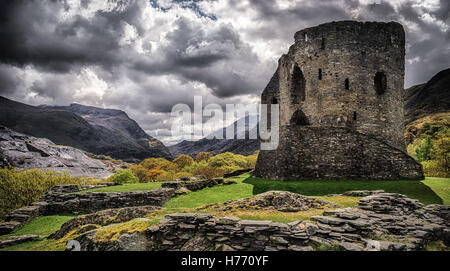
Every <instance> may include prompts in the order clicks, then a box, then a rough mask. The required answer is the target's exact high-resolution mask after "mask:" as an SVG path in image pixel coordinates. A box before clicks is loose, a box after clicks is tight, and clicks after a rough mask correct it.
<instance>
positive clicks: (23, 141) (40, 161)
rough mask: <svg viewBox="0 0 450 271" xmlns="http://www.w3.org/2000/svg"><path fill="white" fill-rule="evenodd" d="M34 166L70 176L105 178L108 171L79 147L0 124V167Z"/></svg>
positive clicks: (108, 174)
mask: <svg viewBox="0 0 450 271" xmlns="http://www.w3.org/2000/svg"><path fill="white" fill-rule="evenodd" d="M4 166H14V167H17V168H38V169H42V170H53V171H58V172H64V171H65V172H67V173H69V174H70V175H72V176H80V177H93V178H106V177H108V176H110V175H111V174H112V173H111V172H110V171H108V170H107V166H106V165H105V164H104V163H102V162H101V161H99V160H96V159H92V158H89V157H88V156H87V155H86V154H85V153H83V152H82V151H80V150H78V149H76V148H73V147H68V146H61V145H56V144H55V143H53V142H52V141H50V140H48V139H46V138H36V137H32V136H28V135H24V134H22V133H18V132H16V131H13V130H11V129H9V128H6V127H4V126H1V125H0V167H4Z"/></svg>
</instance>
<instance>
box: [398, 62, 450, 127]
mask: <svg viewBox="0 0 450 271" xmlns="http://www.w3.org/2000/svg"><path fill="white" fill-rule="evenodd" d="M448 111H450V69H446V70H443V71H440V72H438V73H437V74H436V75H435V76H433V77H432V78H431V79H430V80H429V81H428V82H427V83H425V84H421V85H416V86H413V87H410V88H408V89H406V95H405V123H410V122H412V121H414V120H416V119H419V118H421V117H424V116H427V115H431V114H435V113H442V112H448Z"/></svg>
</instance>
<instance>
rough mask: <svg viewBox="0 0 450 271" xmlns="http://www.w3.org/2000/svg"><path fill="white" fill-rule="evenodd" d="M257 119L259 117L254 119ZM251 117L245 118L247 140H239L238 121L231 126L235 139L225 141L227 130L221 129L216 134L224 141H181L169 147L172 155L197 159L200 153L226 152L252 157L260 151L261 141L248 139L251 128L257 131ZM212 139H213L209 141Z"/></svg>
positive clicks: (206, 138) (213, 138) (206, 139)
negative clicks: (185, 155) (250, 119)
mask: <svg viewBox="0 0 450 271" xmlns="http://www.w3.org/2000/svg"><path fill="white" fill-rule="evenodd" d="M253 118H256V121H257V117H253ZM250 122H251V121H249V117H246V118H245V132H244V133H245V138H246V139H238V136H237V134H238V131H237V128H236V127H237V123H238V122H237V121H236V122H234V123H233V124H232V125H230V126H234V138H233V139H225V134H226V129H227V128H224V129H221V130H219V131H217V132H215V133H213V135H214V134H220V133H222V135H223V136H222V137H223V139H217V138H216V137H213V136H209V137H205V138H202V139H200V140H198V141H187V140H184V141H181V142H180V143H178V144H175V145H172V146H169V147H168V148H169V151H170V153H171V154H172V155H173V156H174V157H177V156H178V155H180V154H187V155H190V156H192V157H195V156H196V155H197V154H198V153H199V152H210V153H212V154H213V155H215V154H219V153H224V152H232V153H235V154H242V155H250V154H253V153H254V152H255V151H257V150H259V147H260V142H259V139H248V138H249V137H248V134H249V127H250V130H251V129H257V126H252V125H251V124H250ZM209 138H212V139H209Z"/></svg>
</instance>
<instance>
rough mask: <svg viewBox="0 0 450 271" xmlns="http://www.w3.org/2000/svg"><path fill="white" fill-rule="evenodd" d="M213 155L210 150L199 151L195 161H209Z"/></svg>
mask: <svg viewBox="0 0 450 271" xmlns="http://www.w3.org/2000/svg"><path fill="white" fill-rule="evenodd" d="M212 156H213V155H212V154H211V153H210V152H199V153H198V154H197V155H196V156H195V162H197V163H199V162H201V161H206V162H208V160H209V158H211V157H212Z"/></svg>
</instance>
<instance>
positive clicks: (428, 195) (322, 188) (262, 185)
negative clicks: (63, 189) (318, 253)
mask: <svg viewBox="0 0 450 271" xmlns="http://www.w3.org/2000/svg"><path fill="white" fill-rule="evenodd" d="M232 179H233V180H235V181H236V184H231V185H223V186H214V187H208V188H205V189H202V190H199V191H194V192H190V193H188V194H185V195H180V196H177V197H175V198H172V199H171V200H170V201H168V202H167V203H166V204H165V205H164V209H163V210H161V211H160V212H159V213H157V214H154V215H153V216H154V217H149V218H151V219H154V220H155V222H157V221H159V219H161V218H162V217H163V216H164V215H165V214H168V213H174V212H197V211H198V210H196V208H198V207H200V206H204V205H207V204H212V203H220V202H224V201H227V200H235V199H239V198H245V197H251V196H252V195H255V194H259V193H263V192H266V191H269V190H284V191H291V192H295V193H299V194H303V195H307V196H317V197H318V198H321V199H324V200H328V201H331V202H333V203H336V204H338V205H339V206H341V207H351V206H355V205H356V204H357V202H358V200H359V198H354V197H326V195H328V194H338V193H342V192H345V191H349V190H378V189H383V190H385V191H386V192H393V193H401V194H406V195H407V196H408V197H411V198H415V199H418V200H420V201H421V202H422V203H424V204H432V203H436V204H446V205H450V178H426V179H425V180H423V181H406V180H405V181H283V182H280V181H273V180H264V179H259V178H255V177H252V176H251V175H250V174H243V175H241V176H239V177H235V178H232ZM160 186H161V183H157V182H155V183H144V184H125V185H121V186H112V187H106V188H97V189H92V190H86V191H83V193H87V192H125V191H138V190H151V189H156V188H159V187H160ZM322 212H323V210H308V211H303V212H296V213H288V214H287V213H283V212H278V211H243V210H240V211H231V212H228V213H226V214H224V215H235V216H238V217H240V218H242V219H256V220H273V221H278V222H289V221H294V220H298V219H308V218H309V217H310V216H312V215H318V214H321V213H322ZM72 217H73V216H72V215H56V216H45V217H39V218H37V219H35V220H33V221H31V222H30V223H28V224H26V225H25V226H23V227H22V228H20V229H18V230H16V231H15V232H13V233H12V234H10V235H23V234H38V235H42V236H48V235H49V234H50V233H53V232H54V231H56V230H58V229H59V228H60V226H61V225H62V224H63V223H64V222H66V221H67V220H69V219H70V218H72ZM10 235H7V236H10ZM4 237H6V236H2V237H0V238H4ZM62 249H64V246H63V244H61V243H58V242H57V241H53V240H47V239H45V238H43V239H41V240H37V241H33V242H28V243H25V244H20V245H16V246H11V247H7V248H3V249H0V250H62Z"/></svg>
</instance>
